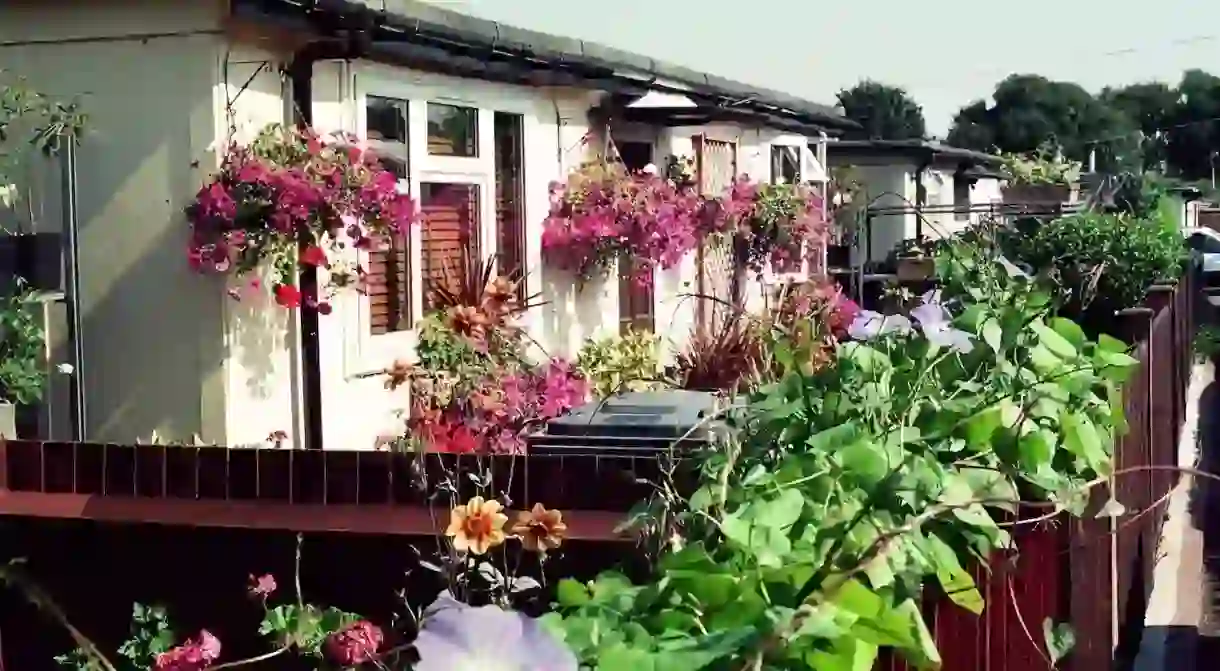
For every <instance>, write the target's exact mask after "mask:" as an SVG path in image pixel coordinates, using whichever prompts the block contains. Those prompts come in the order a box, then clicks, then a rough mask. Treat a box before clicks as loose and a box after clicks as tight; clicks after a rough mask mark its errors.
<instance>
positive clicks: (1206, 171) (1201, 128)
mask: <svg viewBox="0 0 1220 671" xmlns="http://www.w3.org/2000/svg"><path fill="white" fill-rule="evenodd" d="M1177 93H1178V96H1177V102H1176V105H1175V111H1174V113H1173V115H1172V116H1171V117H1170V118H1169V119H1168V121H1171V122H1172V123H1169V124H1166V125H1167V126H1170V128H1169V130H1168V131H1167V132H1166V134H1165V139H1166V143H1165V156H1166V160H1167V161H1168V163H1169V166H1170V168H1171V172H1173V173H1174V174H1176V175H1177V176H1180V177H1184V178H1187V179H1209V178H1210V177H1211V172H1212V162H1213V160H1215V158H1216V152H1217V150H1220V121H1217V119H1218V118H1220V78H1217V77H1214V76H1212V75H1210V74H1208V73H1206V72H1204V71H1202V70H1187V71H1186V72H1185V73H1184V74H1183V75H1182V81H1181V83H1179V84H1178V88H1177ZM1217 167H1220V166H1217Z"/></svg>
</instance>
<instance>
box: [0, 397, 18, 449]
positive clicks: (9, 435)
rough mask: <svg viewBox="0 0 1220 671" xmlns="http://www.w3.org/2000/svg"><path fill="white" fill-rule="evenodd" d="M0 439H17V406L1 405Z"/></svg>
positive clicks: (10, 404)
mask: <svg viewBox="0 0 1220 671" xmlns="http://www.w3.org/2000/svg"><path fill="white" fill-rule="evenodd" d="M0 439H3V440H16V439H17V406H15V405H13V404H12V403H0Z"/></svg>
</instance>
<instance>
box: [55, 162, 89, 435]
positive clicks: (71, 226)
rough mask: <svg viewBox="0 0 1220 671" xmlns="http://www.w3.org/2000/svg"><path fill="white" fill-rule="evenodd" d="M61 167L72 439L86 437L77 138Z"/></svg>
mask: <svg viewBox="0 0 1220 671" xmlns="http://www.w3.org/2000/svg"><path fill="white" fill-rule="evenodd" d="M60 165H61V167H62V168H63V185H62V186H63V205H62V207H63V232H64V235H63V241H64V250H63V253H64V261H65V263H64V266H65V270H66V271H67V272H66V274H67V278H66V279H67V282H66V284H67V287H66V288H67V291H66V292H65V299H66V300H65V303H66V308H67V317H68V339H69V340H70V341H71V342H72V374H71V375H70V376H69V383H70V384H69V387H70V388H71V391H72V397H71V398H72V400H71V417H72V434H73V435H72V439H73V440H74V441H78V442H82V441H84V440H85V416H86V415H85V386H84V384H82V383H81V380H83V379H84V374H85V371H84V359H85V354H84V349H85V348H84V343H83V342H82V340H81V330H82V329H81V316H80V244H79V242H78V238H79V232H80V230H79V228H80V226H79V225H80V222H79V220H78V217H77V211H76V142H75V140H73V139H69V140H68V141H67V142H65V143H64V145H63V151H62V153H61V155H60Z"/></svg>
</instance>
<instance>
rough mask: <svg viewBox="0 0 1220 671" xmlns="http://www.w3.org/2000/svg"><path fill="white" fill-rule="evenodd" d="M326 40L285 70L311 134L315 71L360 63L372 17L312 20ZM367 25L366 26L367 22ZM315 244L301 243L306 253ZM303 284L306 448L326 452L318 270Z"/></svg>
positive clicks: (297, 112)
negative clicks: (321, 65)
mask: <svg viewBox="0 0 1220 671" xmlns="http://www.w3.org/2000/svg"><path fill="white" fill-rule="evenodd" d="M309 18H310V22H311V23H313V24H314V25H315V26H316V27H317V28H318V29H319V33H321V34H332V35H335V36H334V37H330V38H326V39H322V40H318V41H314V42H310V43H309V44H306V45H305V46H304V47H302V48H301V49H299V50H297V51H296V52H295V53H293V55H292V58H291V59H290V60H289V62H288V65H287V67H286V68H285V70H286V72H287V75H288V79H289V81H290V82H291V83H292V106H293V110H294V111H293V123H295V124H296V125H297V127H299V128H302V129H305V128H309V127H310V126H311V125H312V124H313V66H314V63H316V62H318V61H327V60H351V59H355V58H359V57H360V56H361V55H362V54H363V53H365V52H366V51H367V48H368V38H369V34H370V29H371V28H372V27H373V21H372V20H371V19H372V16H371V15H364V16H363V17H354V18H355V19H356V20H353V17H350V16H342V15H334V14H328V13H313V14H311V15H310V17H309ZM362 19H363V20H362ZM311 243H312V241H311V240H301V242H300V245H301V247H302V248H304V247H306V246H307V245H309V244H311ZM298 283H299V286H300V291H301V306H300V307H299V308H298V313H299V316H300V323H299V328H300V335H301V341H300V364H299V367H298V370H299V372H300V380H301V392H300V397H301V401H302V408H303V411H304V418H303V419H304V429H305V433H304V436H303V440H302V441H301V443H300V445H302V446H303V447H304V448H305V449H308V450H321V449H323V421H322V350H321V344H320V342H319V333H318V330H319V325H318V310H317V305H318V269H317V268H313V267H309V268H302V269H301V273H300V276H299V278H298Z"/></svg>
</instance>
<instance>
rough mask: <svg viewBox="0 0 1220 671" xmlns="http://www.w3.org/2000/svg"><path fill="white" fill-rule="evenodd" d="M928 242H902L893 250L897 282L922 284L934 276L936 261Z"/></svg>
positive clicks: (917, 240)
mask: <svg viewBox="0 0 1220 671" xmlns="http://www.w3.org/2000/svg"><path fill="white" fill-rule="evenodd" d="M931 247H932V243H931V242H930V241H928V240H919V239H914V240H904V241H902V242H901V243H899V245H898V247H897V248H895V250H894V257H895V263H894V266H895V271H896V273H897V275H898V281H899V282H922V281H924V280H927V279H928V278H930V277H932V276H933V275H934V274H936V259H934V258H933V256H932V253H931V252H932V249H931Z"/></svg>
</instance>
